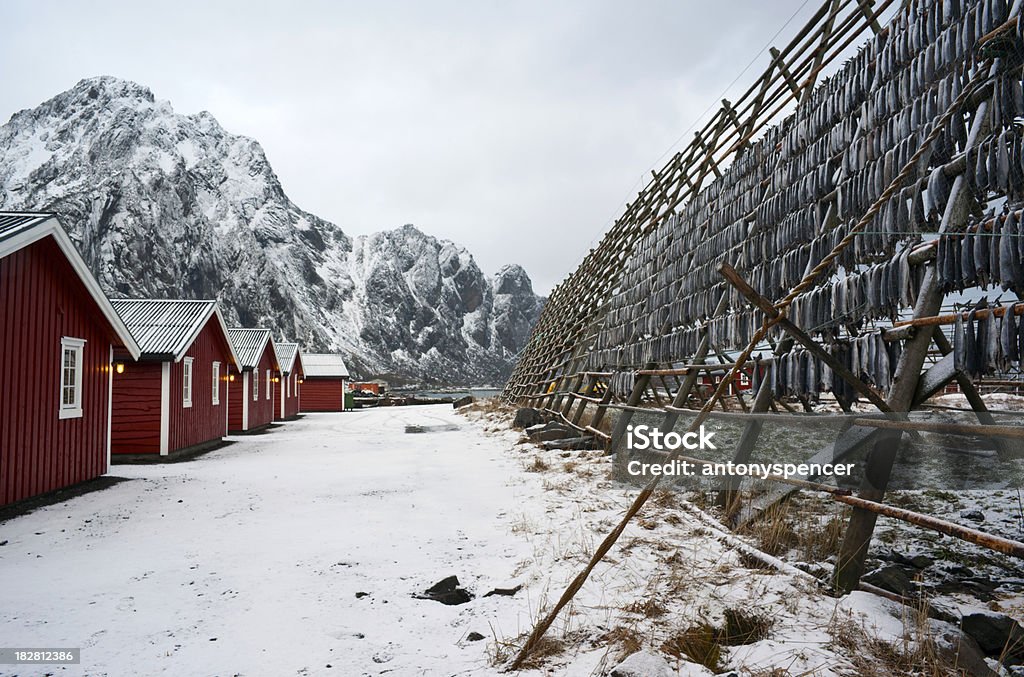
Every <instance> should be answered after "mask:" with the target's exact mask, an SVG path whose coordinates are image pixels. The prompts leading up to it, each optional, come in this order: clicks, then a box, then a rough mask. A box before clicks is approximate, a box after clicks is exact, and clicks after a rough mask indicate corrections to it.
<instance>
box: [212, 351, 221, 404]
mask: <svg viewBox="0 0 1024 677" xmlns="http://www.w3.org/2000/svg"><path fill="white" fill-rule="evenodd" d="M212 402H213V406H215V407H216V406H217V405H219V404H220V362H214V363H213V397H212Z"/></svg>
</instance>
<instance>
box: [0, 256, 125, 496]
mask: <svg viewBox="0 0 1024 677" xmlns="http://www.w3.org/2000/svg"><path fill="white" fill-rule="evenodd" d="M62 336H73V337H75V338H81V339H85V340H86V341H87V343H86V344H85V348H84V349H83V353H82V358H83V359H82V366H83V371H82V416H81V417H80V418H68V419H58V418H57V414H58V410H59V407H60V400H59V388H60V362H61V346H60V340H61V337H62ZM111 339H112V331H111V329H110V328H109V327H108V326H107V324H106V321H105V320H103V319H102V315H101V313H100V310H99V308H97V306H96V303H95V302H94V301H93V300H92V297H90V296H89V294H88V291H87V290H86V288H85V286H84V285H83V284H82V283H81V281H80V280H79V279H78V276H77V274H76V273H75V272H74V269H73V268H72V267H71V264H70V263H68V261H67V259H66V258H65V257H64V254H63V252H61V251H60V248H59V247H58V245H57V243H56V242H55V241H54V240H53V238H51V237H46V238H43V239H42V240H40V241H39V242H36V243H33V244H31V245H29V246H27V247H24V248H23V249H19V250H18V251H16V252H14V253H12V254H10V255H9V256H7V257H5V258H3V259H0V373H2V374H3V378H0V505H6V504H8V503H12V502H14V501H18V500H21V499H23V498H28V497H30V496H35V495H38V494H42V493H45V492H47V491H53V490H54V489H59V488H61V487H66V486H69V485H71V484H75V483H77V482H82V481H85V480H88V479H92V478H94V477H98V476H100V475H102V474H104V473H105V472H106V471H107V424H108V405H109V402H108V387H109V377H110V372H109V365H110V346H111Z"/></svg>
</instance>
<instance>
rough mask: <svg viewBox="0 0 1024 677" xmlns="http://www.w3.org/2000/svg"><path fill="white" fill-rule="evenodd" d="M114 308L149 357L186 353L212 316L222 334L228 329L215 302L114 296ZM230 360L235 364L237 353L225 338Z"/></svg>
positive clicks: (179, 357) (172, 357) (171, 357)
mask: <svg viewBox="0 0 1024 677" xmlns="http://www.w3.org/2000/svg"><path fill="white" fill-rule="evenodd" d="M111 304H113V306H114V310H116V311H117V314H118V315H120V316H121V319H122V320H124V323H125V325H127V327H128V330H129V331H130V332H131V333H132V336H133V337H135V340H136V342H138V344H139V347H140V348H141V350H142V356H143V357H146V358H150V359H173V360H174V361H175V362H177V361H178V360H180V359H181V358H182V357H184V356H185V353H186V352H187V351H188V349H189V346H191V345H192V342H193V341H195V340H196V337H197V336H199V332H201V331H202V330H203V327H205V326H206V322H207V320H209V319H210V317H211V316H214V315H215V316H216V317H217V322H219V323H220V327H221V330H223V332H224V336H225V337H226V336H228V328H227V325H226V324H225V323H224V317H223V316H222V315H221V314H220V308H219V307H218V306H217V302H216V301H191V300H183V299H182V300H178V299H114V300H112V301H111ZM228 349H229V350H230V351H231V361H232V362H233V363H234V364H236V365H237V364H238V355H237V354H236V353H235V349H234V346H232V345H231V341H228Z"/></svg>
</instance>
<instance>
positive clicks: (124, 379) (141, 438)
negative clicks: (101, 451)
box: [110, 359, 163, 454]
mask: <svg viewBox="0 0 1024 677" xmlns="http://www.w3.org/2000/svg"><path fill="white" fill-rule="evenodd" d="M122 364H124V373H121V374H114V406H113V415H114V418H113V422H112V424H111V430H110V432H111V441H110V445H111V449H110V452H111V453H112V454H159V453H160V378H161V376H160V373H161V367H162V365H163V363H162V362H132V361H131V360H130V359H128V360H125V361H124V362H122Z"/></svg>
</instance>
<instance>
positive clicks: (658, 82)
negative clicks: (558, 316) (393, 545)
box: [0, 0, 820, 293]
mask: <svg viewBox="0 0 1024 677" xmlns="http://www.w3.org/2000/svg"><path fill="white" fill-rule="evenodd" d="M205 4H206V3H191V2H183V3H159V4H154V5H152V6H149V5H148V4H147V3H139V2H89V3H80V2H75V3H72V2H50V1H46V0H32V1H21V0H13V1H12V0H5V1H4V2H3V3H0V25H3V26H4V39H3V40H2V41H0V61H2V63H3V64H4V67H3V72H4V76H3V87H0V120H2V121H3V122H6V121H7V119H8V118H9V117H10V115H11V114H12V113H14V112H15V111H17V110H20V109H23V108H30V107H34V106H36V105H38V104H39V103H40V102H42V101H44V100H45V99H48V98H50V97H51V96H53V95H55V94H57V93H59V92H61V91H63V90H65V89H67V88H69V87H71V86H72V85H74V84H75V83H76V82H77V81H78V80H80V79H81V78H83V77H90V76H94V75H114V76H117V77H122V78H127V79H130V80H134V81H136V82H139V83H141V84H143V85H146V86H148V87H149V88H150V89H152V91H153V93H154V94H155V95H156V97H157V98H159V99H167V100H169V101H171V103H172V104H173V106H174V108H175V110H176V111H178V112H180V113H195V112H198V111H200V110H208V111H210V112H211V113H213V115H214V116H215V117H216V118H217V119H218V120H219V121H220V122H221V124H222V125H223V126H224V127H225V128H226V129H227V130H229V131H231V132H234V133H236V134H245V135H247V136H251V137H254V138H255V139H257V140H258V141H259V142H260V143H261V144H262V145H263V148H264V149H265V150H266V153H267V156H268V158H269V160H270V162H271V164H272V166H273V167H274V169H275V170H276V172H277V174H278V176H279V177H280V178H281V181H282V183H283V185H284V188H285V191H286V192H287V193H288V195H289V196H290V197H291V198H292V200H294V201H295V202H296V203H297V204H298V205H299V206H300V207H302V208H303V209H306V210H308V211H311V212H313V213H315V214H317V215H319V216H322V217H324V218H326V219H328V220H330V221H333V222H335V223H337V224H338V225H339V226H341V228H342V229H343V230H345V232H347V233H349V234H351V235H356V234H361V233H369V232H373V231H377V230H383V229H390V228H395V227H398V226H400V225H402V224H404V223H414V224H416V225H417V226H418V227H420V228H421V229H422V230H424V231H426V232H428V233H430V234H432V235H435V236H438V237H443V238H448V239H451V240H454V241H456V242H458V243H459V244H462V245H464V246H466V247H467V248H468V249H469V250H470V251H471V252H472V253H473V254H474V255H475V256H476V259H477V262H478V263H479V264H480V266H481V268H483V270H484V271H485V272H486V273H488V274H490V273H494V272H495V271H496V270H497V269H498V268H499V267H500V266H501V265H502V264H504V263H512V262H514V263H520V264H522V265H523V266H524V267H525V268H526V269H527V271H528V272H529V274H530V276H531V277H532V278H533V279H534V282H535V285H536V287H537V289H538V290H539V291H541V292H543V293H547V292H548V291H549V290H550V288H551V287H552V286H553V285H554V284H556V283H557V282H558V281H559V280H560V279H561V278H563V277H564V276H565V275H566V274H567V273H569V272H570V271H571V270H572V269H573V268H575V266H576V265H577V264H578V263H579V261H580V260H581V258H582V256H583V255H584V254H585V253H586V251H587V250H588V249H589V248H590V247H591V246H593V245H594V244H595V243H596V242H597V241H598V239H599V238H600V236H601V235H602V234H603V233H604V231H605V230H607V228H608V227H609V226H610V225H611V222H612V221H613V220H614V219H615V218H616V217H617V216H618V215H619V213H620V212H621V211H622V209H623V205H624V203H625V202H626V201H627V200H628V199H631V198H632V197H633V196H634V195H635V194H636V192H637V191H638V190H639V189H640V188H641V182H642V181H644V180H645V179H644V176H645V175H648V172H649V171H650V170H651V169H652V168H655V167H657V166H660V165H661V164H663V162H664V156H665V154H666V153H667V152H668V151H670V150H675V149H678V148H680V147H681V146H682V145H684V143H685V141H684V140H683V139H681V136H682V135H683V133H684V132H685V131H686V130H687V129H688V128H689V127H690V126H691V125H692V124H693V123H694V122H695V121H697V119H698V117H699V116H700V115H701V113H703V112H704V111H705V109H706V108H707V107H708V106H709V105H710V104H712V103H713V102H716V101H718V100H719V98H720V95H721V94H722V91H723V89H724V88H725V87H726V85H728V84H729V83H730V82H732V80H733V79H734V78H735V77H736V76H737V75H738V74H739V73H740V71H741V70H743V68H744V67H746V66H747V65H748V64H749V63H750V61H751V59H752V58H753V57H754V56H755V55H756V54H758V52H760V51H761V50H762V48H764V47H765V46H766V44H767V41H768V40H769V38H771V37H772V35H773V34H775V33H776V31H778V30H779V29H780V28H781V27H782V26H783V24H785V23H786V21H787V20H789V19H790V18H791V17H792V16H793V15H794V13H796V18H795V19H794V20H793V22H792V23H791V24H790V25H789V27H788V28H786V29H785V30H784V31H783V33H782V35H781V36H779V38H778V39H777V40H776V41H775V42H774V43H773V44H779V45H781V44H785V42H787V41H788V40H789V38H790V37H792V35H793V34H794V33H795V32H796V31H797V30H798V28H799V27H800V26H801V25H802V24H803V23H804V22H805V21H806V19H807V18H808V17H809V16H810V15H811V14H812V13H813V12H814V11H815V9H816V8H817V7H818V6H819V5H820V2H819V1H818V0H808V1H807V2H806V4H805V3H804V0H777V1H772V2H756V1H751V0H742V1H739V0H737V1H734V2H696V1H689V0H675V1H669V0H640V1H639V2H624V1H620V2H606V1H602V0H563V1H560V2H493V1H479V0H475V1H470V0H464V1H462V2H440V1H423V2H411V1H409V2H399V1H388V0H384V1H380V2H366V1H365V0H364V1H362V2H297V3H280V2H278V3H260V2H246V3H241V2H239V3H234V2H231V3H229V2H219V3H209V4H210V5H211V6H210V7H206V6H204V5H205ZM801 6H802V8H801ZM798 10H799V11H798ZM767 59H768V57H767V55H762V56H761V57H760V59H759V60H758V61H757V62H756V65H755V66H754V67H753V68H751V69H750V70H749V71H748V72H747V73H746V74H745V75H744V76H743V77H742V78H741V79H740V81H739V82H738V83H737V85H736V86H734V87H733V89H732V91H731V92H730V93H732V94H738V93H739V92H741V91H742V89H744V88H745V86H747V85H749V84H750V82H751V81H752V80H753V78H754V77H755V76H756V74H757V73H758V72H759V70H761V69H763V68H764V67H765V66H766V64H767ZM691 135H692V132H691V134H690V135H687V136H686V139H687V140H688V139H689V138H690V136H691Z"/></svg>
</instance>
